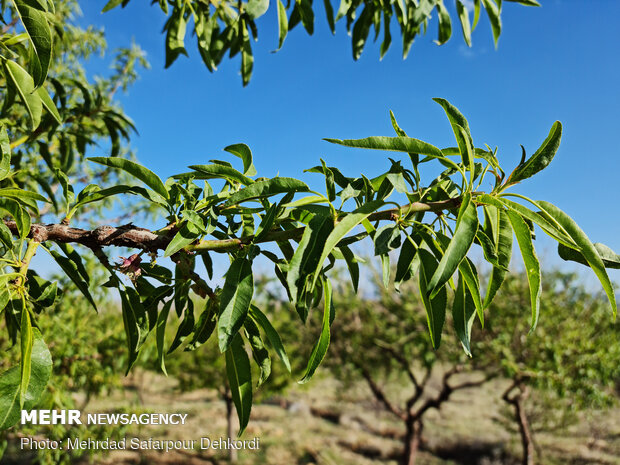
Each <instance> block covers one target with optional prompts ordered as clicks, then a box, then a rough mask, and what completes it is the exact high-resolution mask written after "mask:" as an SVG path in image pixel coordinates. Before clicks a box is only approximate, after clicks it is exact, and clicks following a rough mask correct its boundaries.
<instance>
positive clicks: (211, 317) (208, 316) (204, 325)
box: [185, 299, 217, 350]
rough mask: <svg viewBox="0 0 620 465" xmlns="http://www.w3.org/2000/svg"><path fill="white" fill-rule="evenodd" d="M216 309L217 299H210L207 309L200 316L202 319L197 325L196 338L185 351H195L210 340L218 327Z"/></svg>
mask: <svg viewBox="0 0 620 465" xmlns="http://www.w3.org/2000/svg"><path fill="white" fill-rule="evenodd" d="M216 307H217V301H216V300H215V299H209V301H208V302H207V305H206V308H205V309H204V311H203V312H202V313H201V314H200V318H198V323H196V328H195V329H194V336H193V337H192V340H191V341H190V342H189V344H187V347H185V350H195V349H197V348H198V347H200V346H201V345H202V344H204V343H205V342H207V341H208V340H209V338H210V337H211V334H213V331H214V330H215V327H216V326H217V318H216V316H217V308H216Z"/></svg>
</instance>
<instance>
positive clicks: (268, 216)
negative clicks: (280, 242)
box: [254, 203, 280, 242]
mask: <svg viewBox="0 0 620 465" xmlns="http://www.w3.org/2000/svg"><path fill="white" fill-rule="evenodd" d="M279 210H280V207H279V206H278V205H277V204H275V203H274V204H273V205H271V206H270V207H269V208H268V209H267V211H266V212H265V214H264V215H263V218H262V219H261V222H260V224H259V225H258V227H257V228H256V234H255V236H254V242H260V241H261V240H262V239H263V238H264V237H265V236H266V235H267V234H268V233H269V232H270V231H271V228H272V227H273V224H274V222H275V220H276V217H277V216H278V211H279Z"/></svg>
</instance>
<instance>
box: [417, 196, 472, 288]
mask: <svg viewBox="0 0 620 465" xmlns="http://www.w3.org/2000/svg"><path fill="white" fill-rule="evenodd" d="M477 231H478V213H477V211H476V206H475V205H474V203H473V202H472V201H471V196H469V195H465V196H463V201H462V204H461V207H460V208H459V214H458V217H457V220H456V228H455V230H454V236H453V237H452V239H451V240H450V243H449V244H448V247H447V248H446V251H445V253H444V255H443V257H442V258H441V261H440V262H439V265H438V266H437V269H436V271H435V273H434V274H433V275H432V277H431V278H430V280H429V282H428V291H429V293H430V294H429V295H430V297H431V298H432V297H434V296H435V295H436V294H437V292H439V290H440V289H442V288H443V287H444V286H445V284H446V283H447V282H448V280H449V279H450V278H451V277H452V275H453V274H454V272H455V271H456V270H457V268H458V267H459V264H460V263H461V261H462V260H463V259H464V258H465V256H466V255H467V252H468V251H469V249H470V247H471V245H472V244H473V243H474V238H475V237H476V232H477Z"/></svg>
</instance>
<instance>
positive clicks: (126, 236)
mask: <svg viewBox="0 0 620 465" xmlns="http://www.w3.org/2000/svg"><path fill="white" fill-rule="evenodd" d="M460 203H461V199H460V197H456V198H453V199H448V200H441V201H438V202H428V203H422V202H413V203H411V204H408V205H403V206H401V207H400V208H391V209H388V210H382V211H378V212H375V213H373V214H371V215H369V216H368V219H369V220H370V221H394V220H395V219H397V218H398V217H400V215H405V216H406V215H409V214H411V213H413V212H425V211H434V212H439V211H443V210H450V209H453V208H456V207H458V206H459V205H460ZM4 224H5V225H6V226H7V227H8V228H9V229H10V230H11V232H12V233H13V234H15V235H17V234H18V229H17V225H16V224H15V222H14V221H8V220H5V221H4ZM304 230H305V227H300V228H294V229H290V230H287V231H272V232H270V233H268V234H266V235H265V236H263V237H262V238H261V239H260V240H259V241H254V236H245V237H240V238H231V239H221V240H201V241H198V242H196V243H195V244H192V245H189V246H187V247H185V250H186V251H188V252H202V251H214V252H228V251H231V250H235V249H239V248H241V247H243V246H244V245H248V244H251V243H252V242H257V243H263V242H278V241H284V240H289V239H298V238H300V237H301V236H302V234H303V232H304ZM176 232H177V228H176V226H175V225H168V226H167V227H165V228H163V229H162V230H161V232H159V233H156V232H153V231H151V230H149V229H145V228H140V227H138V226H135V225H133V224H132V223H129V224H126V225H123V226H117V227H115V226H100V227H98V228H95V229H93V230H87V229H80V228H72V227H70V226H67V225H64V224H40V223H35V224H33V225H31V227H30V233H29V234H28V237H30V238H32V239H34V240H35V241H37V242H45V241H52V242H58V243H76V244H82V245H85V246H86V247H89V248H91V249H92V248H95V247H107V246H117V247H128V248H134V249H142V250H146V251H149V252H155V251H157V250H165V249H166V247H167V246H168V244H169V243H170V241H171V240H172V238H173V237H174V235H175V234H176Z"/></svg>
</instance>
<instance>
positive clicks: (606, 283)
mask: <svg viewBox="0 0 620 465" xmlns="http://www.w3.org/2000/svg"><path fill="white" fill-rule="evenodd" d="M538 204H539V205H540V206H541V207H542V208H543V209H544V211H545V212H546V213H547V214H548V215H549V216H550V217H551V218H553V219H554V220H555V221H557V222H558V223H559V224H560V226H561V227H562V228H564V231H566V234H567V235H568V236H569V237H570V238H571V239H572V240H573V241H574V242H575V244H576V245H577V247H579V252H581V254H582V255H583V257H584V258H585V259H586V261H587V262H588V264H589V265H590V268H592V271H594V273H595V274H596V276H597V277H598V279H599V281H600V282H601V285H602V286H603V289H604V290H605V293H606V294H607V298H608V299H609V303H610V304H611V309H612V312H613V315H614V319H615V318H616V314H617V312H618V305H617V304H616V295H615V292H614V288H613V285H612V284H611V281H610V280H609V276H608V275H607V271H606V270H605V263H604V262H603V259H602V258H601V256H600V255H599V253H598V251H597V249H596V247H595V246H594V244H592V242H591V241H590V239H589V238H588V236H587V235H586V234H585V233H584V232H583V231H582V229H581V228H580V227H579V226H578V225H577V223H576V222H575V221H574V220H573V219H572V218H571V217H570V216H568V215H567V214H566V213H564V212H563V211H562V210H560V209H559V208H558V207H556V206H555V205H553V204H551V203H549V202H545V201H544V200H540V201H538Z"/></svg>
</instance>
